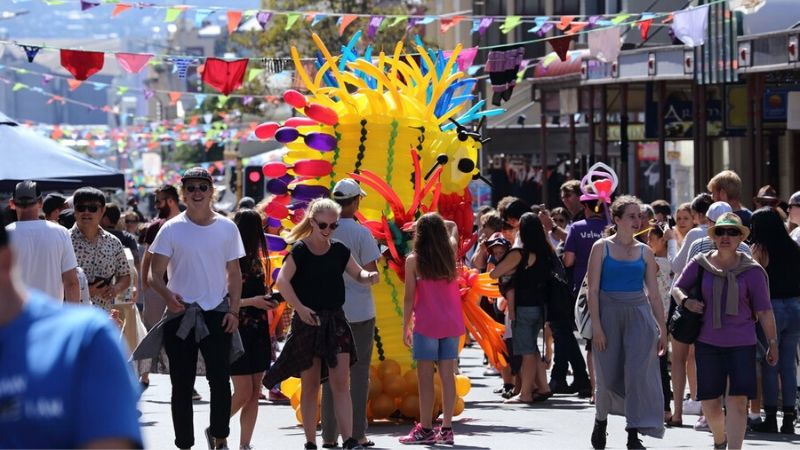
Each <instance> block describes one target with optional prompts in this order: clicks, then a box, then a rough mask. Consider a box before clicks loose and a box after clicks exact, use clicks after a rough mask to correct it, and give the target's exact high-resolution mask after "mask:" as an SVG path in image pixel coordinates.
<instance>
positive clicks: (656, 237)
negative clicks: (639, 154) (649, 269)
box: [647, 221, 674, 425]
mask: <svg viewBox="0 0 800 450" xmlns="http://www.w3.org/2000/svg"><path fill="white" fill-rule="evenodd" d="M665 225H666V224H664V225H662V224H661V223H659V222H655V221H652V222H650V231H649V232H648V233H647V246H648V247H650V249H651V250H653V255H654V256H655V260H656V264H657V265H658V274H657V275H656V280H657V281H658V296H659V297H660V298H661V303H662V305H663V306H664V316H665V317H667V318H668V317H669V315H668V314H669V304H670V300H671V296H672V295H671V292H672V269H671V268H670V264H669V258H668V256H667V238H666V237H665V235H664V228H663V227H664V226H665ZM659 362H660V365H661V390H662V391H663V393H664V421H665V423H666V424H668V425H673V424H674V422H673V420H672V410H671V409H670V398H671V397H672V389H671V384H670V373H669V363H668V362H669V356H668V354H667V352H664V354H663V355H662V356H660V357H659Z"/></svg>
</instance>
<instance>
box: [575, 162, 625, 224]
mask: <svg viewBox="0 0 800 450" xmlns="http://www.w3.org/2000/svg"><path fill="white" fill-rule="evenodd" d="M618 185H619V179H618V178H617V174H616V172H614V169H612V168H611V167H609V166H607V165H606V164H605V163H601V162H598V163H595V164H594V165H593V166H592V167H590V168H589V171H588V172H587V173H586V175H584V176H583V178H582V179H581V193H582V195H581V201H582V202H587V201H593V200H595V201H597V206H595V212H598V211H599V208H600V204H601V203H605V204H609V203H611V196H612V195H613V194H614V191H615V190H616V189H617V186H618ZM606 211H608V209H606Z"/></svg>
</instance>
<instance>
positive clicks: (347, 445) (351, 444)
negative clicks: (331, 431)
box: [342, 438, 364, 449]
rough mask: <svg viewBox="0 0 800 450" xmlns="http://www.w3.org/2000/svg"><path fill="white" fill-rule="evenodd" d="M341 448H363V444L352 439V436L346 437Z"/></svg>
mask: <svg viewBox="0 0 800 450" xmlns="http://www.w3.org/2000/svg"><path fill="white" fill-rule="evenodd" d="M342 448H347V449H351V448H353V449H363V448H364V446H363V445H361V444H359V443H358V441H357V440H355V439H353V438H347V440H345V441H344V442H342Z"/></svg>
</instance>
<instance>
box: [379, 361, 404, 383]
mask: <svg viewBox="0 0 800 450" xmlns="http://www.w3.org/2000/svg"><path fill="white" fill-rule="evenodd" d="M378 372H380V374H381V378H384V379H385V378H386V375H387V374H390V373H391V374H395V375H400V364H397V361H395V360H393V359H387V360H384V361H381V363H380V365H378Z"/></svg>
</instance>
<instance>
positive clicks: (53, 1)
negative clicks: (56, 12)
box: [44, 0, 67, 6]
mask: <svg viewBox="0 0 800 450" xmlns="http://www.w3.org/2000/svg"><path fill="white" fill-rule="evenodd" d="M44 2H45V3H47V6H58V5H63V4H65V3H67V2H66V0H44Z"/></svg>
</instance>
